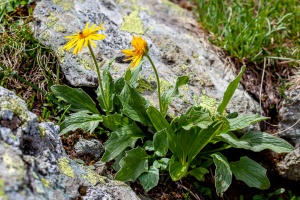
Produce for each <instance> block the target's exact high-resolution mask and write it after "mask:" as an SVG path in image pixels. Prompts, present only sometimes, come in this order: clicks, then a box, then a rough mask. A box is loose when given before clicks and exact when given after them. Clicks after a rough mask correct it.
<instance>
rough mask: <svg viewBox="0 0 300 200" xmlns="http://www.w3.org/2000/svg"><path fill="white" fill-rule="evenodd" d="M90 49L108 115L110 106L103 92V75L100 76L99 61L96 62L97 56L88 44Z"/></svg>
mask: <svg viewBox="0 0 300 200" xmlns="http://www.w3.org/2000/svg"><path fill="white" fill-rule="evenodd" d="M88 47H89V50H90V52H91V55H92V58H93V60H94V64H95V66H96V70H97V75H98V82H99V86H100V91H101V95H102V98H103V102H104V105H105V108H106V114H108V106H107V102H106V100H105V97H104V90H103V85H102V80H101V75H100V69H99V66H98V63H97V60H96V57H95V54H94V52H93V50H92V47H91V45H90V44H88Z"/></svg>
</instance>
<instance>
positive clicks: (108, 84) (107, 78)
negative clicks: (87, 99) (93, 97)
mask: <svg viewBox="0 0 300 200" xmlns="http://www.w3.org/2000/svg"><path fill="white" fill-rule="evenodd" d="M109 68H110V65H107V66H106V67H104V69H103V78H102V86H103V92H104V94H103V95H104V98H103V96H102V93H101V89H100V85H99V87H98V89H97V92H96V93H97V96H98V101H99V103H100V107H101V108H102V110H104V111H108V112H112V111H113V108H114V104H113V103H114V97H115V84H114V82H113V79H112V77H111V74H110V72H109ZM104 101H105V102H106V104H105V103H104ZM106 106H107V108H106Z"/></svg>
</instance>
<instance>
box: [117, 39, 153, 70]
mask: <svg viewBox="0 0 300 200" xmlns="http://www.w3.org/2000/svg"><path fill="white" fill-rule="evenodd" d="M131 45H132V46H133V49H124V50H122V52H123V53H124V54H125V55H126V56H127V57H128V58H127V59H125V61H128V60H131V63H130V65H129V67H131V68H132V69H134V68H135V67H136V66H138V64H139V63H140V61H141V60H142V58H143V56H144V55H145V54H147V53H148V44H147V42H146V41H145V40H144V39H143V38H142V37H141V36H138V37H135V36H134V35H133V38H132V41H131Z"/></svg>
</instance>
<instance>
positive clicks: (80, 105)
mask: <svg viewBox="0 0 300 200" xmlns="http://www.w3.org/2000/svg"><path fill="white" fill-rule="evenodd" d="M51 91H52V92H53V93H54V95H55V96H56V97H57V98H60V99H62V100H63V101H65V102H67V103H69V104H71V105H72V106H73V107H75V108H76V109H77V110H78V111H82V110H89V111H90V112H92V113H95V114H100V113H99V111H98V110H97V108H96V105H95V102H94V101H93V100H92V99H91V97H90V96H89V95H88V94H87V93H85V92H84V91H83V90H82V89H81V88H76V89H74V88H71V87H69V86H66V85H53V86H51Z"/></svg>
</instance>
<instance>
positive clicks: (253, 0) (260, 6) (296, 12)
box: [194, 0, 300, 66]
mask: <svg viewBox="0 0 300 200" xmlns="http://www.w3.org/2000/svg"><path fill="white" fill-rule="evenodd" d="M194 2H195V3H196V5H197V8H198V9H197V12H198V15H199V20H200V22H201V23H202V26H203V27H204V28H205V29H207V30H209V31H210V32H212V33H213V35H214V36H215V38H213V39H211V41H212V42H213V43H214V44H216V45H217V46H220V47H222V48H224V49H225V50H226V51H228V52H229V54H230V55H231V56H234V57H236V58H238V59H239V60H240V61H245V60H246V61H250V62H257V63H262V62H263V59H264V58H269V57H271V58H273V59H279V60H281V59H283V60H285V61H289V62H290V63H291V64H292V65H296V66H297V65H298V66H299V62H300V61H299V60H300V39H299V38H300V21H299V19H300V2H299V1H295V0H267V1H262V0H249V1H245V0H233V1H223V0H215V1H207V0H206V1H204V0H194Z"/></svg>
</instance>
